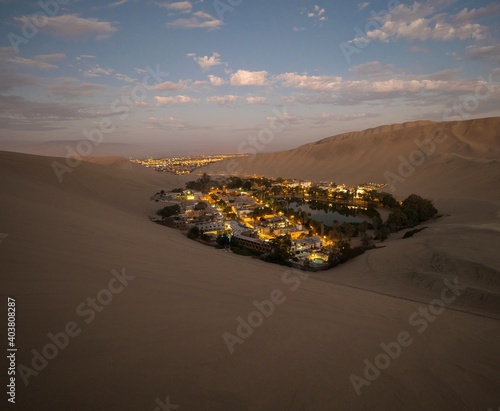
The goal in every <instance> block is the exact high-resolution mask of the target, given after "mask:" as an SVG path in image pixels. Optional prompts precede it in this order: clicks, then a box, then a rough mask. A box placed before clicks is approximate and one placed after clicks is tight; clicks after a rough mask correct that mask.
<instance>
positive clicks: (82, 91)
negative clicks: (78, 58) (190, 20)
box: [49, 79, 103, 99]
mask: <svg viewBox="0 0 500 411" xmlns="http://www.w3.org/2000/svg"><path fill="white" fill-rule="evenodd" d="M102 89H103V87H102V86H101V85H99V84H95V83H80V82H79V81H78V80H74V79H66V80H61V79H59V80H58V81H57V84H56V85H54V86H51V87H49V91H50V93H51V94H52V95H54V96H57V97H63V98H66V99H75V98H79V97H93V96H94V95H95V93H96V92H97V91H100V90H102Z"/></svg>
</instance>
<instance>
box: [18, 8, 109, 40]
mask: <svg viewBox="0 0 500 411" xmlns="http://www.w3.org/2000/svg"><path fill="white" fill-rule="evenodd" d="M36 18H37V16H22V17H15V18H14V20H15V21H16V22H18V23H22V24H24V23H25V22H30V23H32V24H35V25H36ZM46 20H47V24H45V25H44V26H42V27H40V28H39V30H40V31H45V32H48V33H51V34H53V35H55V36H60V37H66V38H67V37H84V36H90V35H91V36H94V37H95V39H97V40H102V39H105V38H108V37H110V36H111V35H112V34H113V33H115V32H116V31H117V30H118V29H117V28H116V27H115V24H114V23H111V22H109V21H102V20H99V19H96V18H82V17H78V16H77V15H75V14H64V15H61V16H54V17H46Z"/></svg>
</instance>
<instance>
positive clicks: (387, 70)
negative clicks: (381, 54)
mask: <svg viewBox="0 0 500 411" xmlns="http://www.w3.org/2000/svg"><path fill="white" fill-rule="evenodd" d="M349 71H351V72H353V73H354V74H355V75H357V76H362V77H380V76H385V75H389V74H391V73H393V71H394V65H393V64H387V65H385V66H383V65H382V64H381V63H380V62H379V61H369V62H367V63H363V64H359V65H357V66H353V67H351V68H350V69H349Z"/></svg>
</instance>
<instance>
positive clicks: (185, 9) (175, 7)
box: [155, 1, 193, 13]
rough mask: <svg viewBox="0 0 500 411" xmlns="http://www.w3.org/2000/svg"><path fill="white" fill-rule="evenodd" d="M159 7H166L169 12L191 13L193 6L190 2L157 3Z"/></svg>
mask: <svg viewBox="0 0 500 411" xmlns="http://www.w3.org/2000/svg"><path fill="white" fill-rule="evenodd" d="M155 4H156V5H157V6H160V7H164V8H166V9H167V10H170V11H172V12H177V13H189V12H191V10H192V9H193V5H192V4H191V3H190V2H189V1H176V2H173V3H155Z"/></svg>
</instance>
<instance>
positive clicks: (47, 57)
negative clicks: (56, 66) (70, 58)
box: [33, 53, 66, 63]
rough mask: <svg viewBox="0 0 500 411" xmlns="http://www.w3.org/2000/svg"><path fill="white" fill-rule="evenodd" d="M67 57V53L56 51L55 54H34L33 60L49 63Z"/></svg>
mask: <svg viewBox="0 0 500 411" xmlns="http://www.w3.org/2000/svg"><path fill="white" fill-rule="evenodd" d="M65 58H66V54H62V53H55V54H38V55H37V56H33V60H37V61H43V62H44V63H49V62H53V61H58V60H64V59H65Z"/></svg>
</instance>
